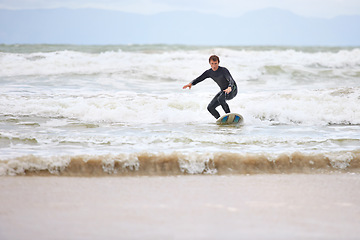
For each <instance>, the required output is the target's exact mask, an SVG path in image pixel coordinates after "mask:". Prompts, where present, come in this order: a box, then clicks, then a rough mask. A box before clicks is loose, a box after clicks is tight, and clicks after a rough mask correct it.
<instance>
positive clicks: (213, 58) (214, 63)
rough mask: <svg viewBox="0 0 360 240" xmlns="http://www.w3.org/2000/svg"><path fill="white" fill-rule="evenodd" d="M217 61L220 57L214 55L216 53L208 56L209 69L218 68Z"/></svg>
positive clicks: (214, 69)
mask: <svg viewBox="0 0 360 240" xmlns="http://www.w3.org/2000/svg"><path fill="white" fill-rule="evenodd" d="M219 62H220V59H219V57H218V56H216V55H212V56H210V58H209V63H210V66H211V69H212V70H213V71H216V70H218V68H219Z"/></svg>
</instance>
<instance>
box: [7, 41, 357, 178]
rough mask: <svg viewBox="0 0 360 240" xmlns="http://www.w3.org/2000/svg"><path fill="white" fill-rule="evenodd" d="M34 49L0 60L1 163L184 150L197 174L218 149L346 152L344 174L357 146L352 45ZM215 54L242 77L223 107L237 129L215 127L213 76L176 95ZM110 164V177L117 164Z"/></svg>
mask: <svg viewBox="0 0 360 240" xmlns="http://www.w3.org/2000/svg"><path fill="white" fill-rule="evenodd" d="M29 52H30V53H9V52H2V53H0V65H1V68H0V83H1V85H2V87H1V89H0V147H1V152H0V158H1V159H2V160H4V159H14V158H16V157H21V156H35V158H37V159H50V158H52V157H55V158H56V157H60V156H74V155H79V154H80V155H81V154H91V156H99V155H106V156H107V155H108V154H115V155H118V154H121V153H123V154H130V155H131V154H135V153H139V152H147V153H152V152H166V153H168V152H172V151H174V150H179V151H182V152H184V153H189V156H194V159H193V158H191V157H187V158H186V161H182V160H181V158H179V159H180V161H179V163H180V167H181V168H184V169H185V170H184V171H183V172H185V171H188V172H191V173H199V172H203V171H205V172H206V171H211V169H213V168H211V166H209V164H211V161H210V160H209V159H210V158H207V157H206V156H208V155H207V154H209V156H210V155H212V154H213V153H215V152H221V151H228V152H235V153H239V152H241V153H266V155H267V156H270V155H271V154H275V155H276V156H277V154H280V153H289V152H296V151H300V152H302V153H309V152H310V153H317V152H330V153H331V152H332V151H341V152H343V151H345V153H344V154H342V155H339V157H338V158H339V159H335V160H334V164H335V165H336V166H338V168H341V166H342V165H341V161H342V160H344V161H345V160H346V159H348V157H347V155H346V151H348V152H353V151H354V150H357V149H358V148H359V144H360V139H359V129H358V126H359V124H360V85H359V77H360V70H359V69H360V50H359V49H357V48H355V49H340V50H336V51H334V50H331V49H330V50H329V49H326V48H325V50H324V49H323V50H319V51H313V50H312V51H305V50H301V49H281V48H274V49H271V48H269V49H261V48H257V49H256V48H255V49H251V48H244V49H240V48H231V47H230V48H191V49H190V50H189V49H186V48H185V47H183V48H181V47H179V48H176V49H170V50H169V49H167V50H162V49H160V50H159V49H155V50H154V49H151V47H149V48H148V49H147V50H146V51H145V50H144V51H142V50H141V51H140V50H136V51H128V50H124V49H123V50H119V49H113V50H107V51H104V52H101V51H95V52H91V51H90V52H86V51H75V50H74V51H67V50H59V51H53V52H47V51H44V52H31V51H29ZM211 54H218V55H220V59H221V63H220V65H222V66H225V67H227V68H228V69H229V70H230V72H231V74H232V76H233V77H234V79H235V80H236V82H237V85H238V90H239V91H238V95H237V97H236V98H234V99H233V100H231V101H229V102H228V103H229V105H230V109H231V110H232V112H238V113H240V114H242V115H243V116H244V119H245V123H244V125H243V126H237V127H229V128H228V127H218V126H217V125H216V124H215V123H214V120H215V119H214V118H213V117H212V116H211V115H210V114H209V113H208V111H207V109H206V108H207V105H208V103H209V102H210V100H211V99H212V98H213V97H214V95H215V94H216V93H217V92H218V91H219V88H218V86H217V85H216V84H215V83H214V82H213V81H212V80H211V79H209V80H205V81H204V82H202V83H199V84H198V85H196V86H194V87H193V88H192V89H191V90H187V89H186V90H183V89H182V86H183V85H185V84H186V83H188V82H190V81H191V80H193V79H194V78H196V77H197V76H199V75H200V74H201V73H202V72H203V71H205V70H206V69H208V68H209V65H208V63H207V59H208V57H209V55H211ZM218 110H219V112H220V113H221V114H223V110H222V109H221V107H219V108H218ZM190 153H193V154H190ZM195 153H196V154H200V155H196V154H195ZM196 156H201V157H196ZM109 159H110V160H109V161H110V162H108V163H106V164H105V167H104V169H105V170H106V171H112V170H111V169H112V167H113V165H114V164H115V165H116V162H117V160H116V159H115V160H114V159H112V158H109ZM27 161H28V160H26V161H25V163H26V162H27ZM346 161H348V160H346ZM346 161H345V162H344V163H346ZM46 162H47V160H44V164H45V165H46V164H47V163H46ZM133 163H134V164H135V163H136V161H133V162H132V164H133ZM122 164H123V163H122ZM134 164H133V165H131V166H133V167H136V164H135V165H134ZM339 164H340V165H341V166H340V165H339ZM335 165H334V166H335ZM29 166H30V165H29ZM30 167H31V166H30ZM46 168H47V167H46ZM49 168H51V167H49ZM109 169H110V170H109Z"/></svg>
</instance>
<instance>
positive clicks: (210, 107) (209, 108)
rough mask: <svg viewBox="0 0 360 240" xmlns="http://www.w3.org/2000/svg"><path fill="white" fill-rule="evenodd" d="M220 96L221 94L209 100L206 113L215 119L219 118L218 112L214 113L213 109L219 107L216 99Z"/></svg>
mask: <svg viewBox="0 0 360 240" xmlns="http://www.w3.org/2000/svg"><path fill="white" fill-rule="evenodd" d="M220 94H221V92H219V93H218V94H216V96H215V97H214V98H213V99H212V100H211V102H210V103H209V105H208V107H207V109H208V111H209V112H210V113H211V115H213V116H214V117H215V118H216V119H218V118H219V117H220V114H219V112H218V111H216V109H215V108H217V107H218V106H220V103H219V100H218V97H219V95H220Z"/></svg>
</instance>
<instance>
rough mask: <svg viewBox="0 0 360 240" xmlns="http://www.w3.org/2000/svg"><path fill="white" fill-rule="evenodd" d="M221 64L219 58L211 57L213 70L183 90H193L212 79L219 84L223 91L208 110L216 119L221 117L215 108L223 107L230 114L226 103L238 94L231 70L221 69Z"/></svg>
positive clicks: (213, 100)
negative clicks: (193, 87) (194, 87)
mask: <svg viewBox="0 0 360 240" xmlns="http://www.w3.org/2000/svg"><path fill="white" fill-rule="evenodd" d="M219 63H220V59H219V57H218V56H216V55H212V56H210V58H209V64H210V66H211V68H210V69H209V70H206V71H205V72H204V73H203V74H201V75H200V76H199V77H198V78H196V79H195V80H193V81H192V82H190V83H189V84H186V85H185V86H183V89H186V88H189V89H191V87H192V86H195V85H196V84H198V83H199V82H202V81H204V80H205V79H206V78H212V79H213V80H214V81H215V82H216V83H217V85H219V87H220V89H221V90H220V92H218V94H216V95H215V97H214V98H213V99H212V100H211V102H210V103H209V105H208V107H207V109H208V111H209V112H210V113H211V114H212V115H213V116H214V117H215V118H216V119H218V118H219V117H220V114H219V112H218V111H217V110H216V109H215V108H217V107H218V106H220V105H221V107H222V108H223V109H224V111H225V113H230V108H229V105H228V104H227V103H226V100H231V99H233V98H234V97H235V96H236V94H237V87H236V83H235V81H234V79H233V78H232V76H231V74H230V72H229V70H227V69H226V68H225V67H220V66H219Z"/></svg>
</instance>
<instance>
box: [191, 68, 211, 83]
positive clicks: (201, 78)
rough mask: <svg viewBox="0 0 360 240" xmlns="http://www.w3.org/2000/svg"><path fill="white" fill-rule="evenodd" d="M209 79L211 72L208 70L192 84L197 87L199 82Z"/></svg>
mask: <svg viewBox="0 0 360 240" xmlns="http://www.w3.org/2000/svg"><path fill="white" fill-rule="evenodd" d="M208 77H209V70H206V71H205V72H204V73H203V74H201V75H200V76H199V77H197V78H196V79H195V80H193V81H192V82H191V84H192V85H196V84H198V83H199V82H202V81H204V80H205V79H206V78H208Z"/></svg>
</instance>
